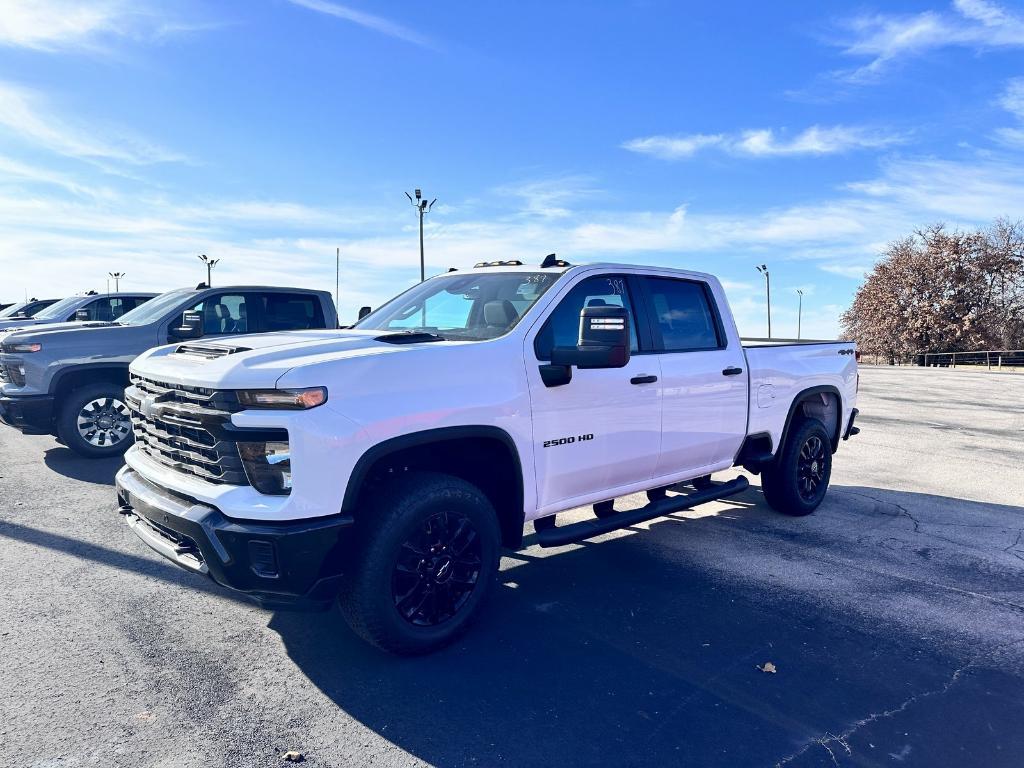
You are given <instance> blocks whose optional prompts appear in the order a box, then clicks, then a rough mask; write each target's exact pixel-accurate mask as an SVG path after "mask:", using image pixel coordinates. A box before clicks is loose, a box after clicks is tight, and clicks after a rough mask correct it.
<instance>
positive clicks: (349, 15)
mask: <svg viewBox="0 0 1024 768" xmlns="http://www.w3.org/2000/svg"><path fill="white" fill-rule="evenodd" d="M288 2H290V3H292V4H293V5H299V6H302V7H303V8H308V9H309V10H311V11H317V12H319V13H325V14H327V15H328V16H334V17H335V18H338V19H344V20H345V21H350V22H352V23H353V24H358V25H359V26H360V27H365V28H366V29H372V30H373V31H374V32H380V33H381V34H383V35H387V36H388V37H394V38H397V39H399V40H404V41H405V42H407V43H412V44H413V45H418V46H420V47H422V48H432V49H436V48H437V44H436V43H434V41H433V40H431V39H430V38H428V37H426V36H424V35H421V34H420V33H419V32H416V31H415V30H413V29H409V28H408V27H405V26H403V25H401V24H397V23H395V22H393V21H391V20H389V19H385V18H384V17H382V16H376V15H374V14H372V13H366V12H365V11H357V10H356V9H355V8H349V7H348V6H347V5H341V4H340V3H331V2H328V1H327V0H288Z"/></svg>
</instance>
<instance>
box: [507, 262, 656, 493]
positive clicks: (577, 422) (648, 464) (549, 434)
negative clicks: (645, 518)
mask: <svg viewBox="0 0 1024 768" xmlns="http://www.w3.org/2000/svg"><path fill="white" fill-rule="evenodd" d="M630 285H631V279H630V278H627V277H626V276H625V275H618V274H608V275H600V276H592V277H585V278H583V279H582V280H581V281H580V282H578V283H576V285H575V286H573V287H572V288H570V289H569V291H568V292H567V293H566V294H565V295H563V296H562V298H561V299H560V300H559V302H558V304H557V305H556V307H555V308H554V310H552V312H551V314H550V315H549V316H548V318H547V320H545V322H544V323H543V324H542V326H541V328H540V330H539V331H538V332H537V333H536V336H532V335H528V336H527V347H526V350H525V352H526V361H527V366H526V368H527V376H528V379H529V384H530V399H531V403H532V410H533V437H534V442H535V450H534V456H535V469H536V474H537V494H538V507H539V508H540V509H541V510H542V511H543V510H544V509H545V508H548V507H551V506H555V505H561V504H563V503H565V502H566V501H569V500H572V499H574V498H577V497H580V496H583V495H588V494H589V495H592V494H594V493H597V492H599V491H602V490H608V491H612V490H613V489H616V488H621V487H623V486H627V485H630V484H632V483H640V482H643V481H645V480H648V479H649V478H650V477H651V475H652V474H653V472H654V467H655V464H656V463H657V460H658V454H659V451H660V445H661V397H660V390H659V386H658V383H657V379H658V376H659V375H660V370H659V367H658V359H657V356H655V355H650V354H644V350H642V349H640V344H639V343H638V334H637V325H636V313H635V312H634V309H633V307H634V300H633V297H632V292H631V290H630ZM609 304H610V305H616V306H622V307H625V308H626V309H627V310H628V311H629V313H630V316H629V323H630V336H631V339H632V344H631V346H632V355H631V357H630V361H629V363H628V364H627V365H626V366H625V367H624V368H606V369H593V370H580V369H578V368H573V371H572V381H570V382H569V383H568V384H565V385H563V386H558V387H547V386H545V385H544V382H543V381H542V380H541V377H540V372H539V366H540V365H542V364H543V363H544V362H546V361H548V360H550V356H551V349H552V348H553V347H555V346H575V345H576V342H577V340H578V338H579V323H580V310H581V309H583V307H585V306H605V305H609ZM612 495H615V494H614V493H609V496H612Z"/></svg>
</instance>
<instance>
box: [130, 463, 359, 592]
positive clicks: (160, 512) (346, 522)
mask: <svg viewBox="0 0 1024 768" xmlns="http://www.w3.org/2000/svg"><path fill="white" fill-rule="evenodd" d="M116 482H117V496H118V502H119V504H120V509H119V511H120V513H121V514H122V515H124V516H125V520H126V522H127V523H128V526H129V527H130V528H131V529H132V530H133V531H134V532H135V534H136V535H137V536H138V537H139V538H140V539H142V540H143V541H144V542H145V543H146V544H147V545H148V546H149V547H150V548H151V549H153V550H154V551H155V552H158V553H159V554H161V555H163V556H164V557H166V558H167V559H168V560H170V561H171V562H173V563H175V564H176V565H178V566H180V567H182V568H184V569H186V570H189V571H192V572H194V573H198V574H203V575H207V576H209V577H210V578H211V579H213V580H214V581H215V582H217V583H218V584H220V585H221V586H224V587H227V588H228V589H232V590H235V591H238V592H242V593H244V594H246V595H248V596H249V597H251V598H253V599H254V600H256V602H258V603H259V604H260V605H263V606H264V607H268V608H294V609H310V608H325V607H327V606H329V605H330V603H331V601H333V599H334V597H335V595H336V593H337V587H338V582H339V580H340V578H341V573H342V564H343V562H344V560H345V544H346V541H347V540H348V539H349V538H351V531H352V524H353V520H352V518H351V517H349V516H347V515H331V516H330V517H325V518H313V519H310V520H298V521H288V522H264V521H253V520H234V519H231V518H228V517H227V516H225V515H224V514H223V513H222V512H221V511H220V510H218V509H216V508H215V507H211V506H208V505H205V504H200V503H198V502H196V501H194V500H192V499H189V498H186V497H184V496H180V495H178V494H175V493H171V492H170V491H167V490H165V489H163V488H160V487H158V486H156V485H154V484H153V483H150V482H149V481H147V480H145V479H144V478H143V477H142V476H141V475H140V474H139V473H138V472H136V471H135V470H133V469H131V468H130V467H125V468H123V469H122V470H121V471H120V472H119V473H118V475H117V481H116Z"/></svg>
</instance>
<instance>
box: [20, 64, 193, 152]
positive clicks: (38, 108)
mask: <svg viewBox="0 0 1024 768" xmlns="http://www.w3.org/2000/svg"><path fill="white" fill-rule="evenodd" d="M0 128H4V129H7V131H9V132H10V133H11V134H12V135H13V136H14V137H15V138H16V139H18V140H21V141H24V142H26V143H29V144H33V145H36V146H39V147H43V148H45V149H47V150H49V151H51V152H54V153H56V154H59V155H63V156H65V157H74V158H79V159H82V160H89V161H114V162H120V163H127V164H129V165H148V164H152V163H166V162H181V161H185V160H186V158H185V157H184V156H183V155H181V154H178V153H176V152H172V151H170V150H167V149H164V148H163V147H159V146H157V145H155V144H151V143H149V142H147V141H145V140H143V139H140V138H138V137H137V136H132V135H130V134H127V133H124V132H122V131H119V130H117V129H115V128H111V127H105V128H102V129H100V128H97V126H86V125H82V124H80V123H77V122H70V121H68V120H66V119H64V118H63V117H61V116H60V115H59V114H57V112H56V111H54V110H53V109H52V108H50V107H49V106H48V105H47V104H46V103H45V100H44V99H43V98H42V97H41V96H40V95H39V94H38V93H36V92H35V91H31V90H28V89H26V88H22V87H20V86H17V85H13V84H11V83H5V82H2V81H0ZM101 134H102V135H106V136H108V137H110V139H106V140H105V139H101V138H99V135H101Z"/></svg>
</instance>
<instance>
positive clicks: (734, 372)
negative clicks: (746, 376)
mask: <svg viewBox="0 0 1024 768" xmlns="http://www.w3.org/2000/svg"><path fill="white" fill-rule="evenodd" d="M741 373H743V369H742V368H735V367H729V368H726V369H725V370H724V371H722V375H723V376H739V375H740V374H741Z"/></svg>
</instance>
